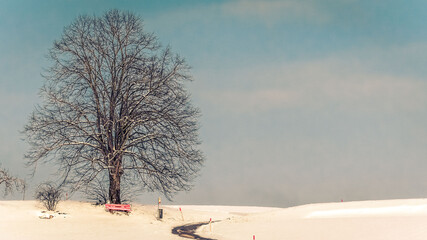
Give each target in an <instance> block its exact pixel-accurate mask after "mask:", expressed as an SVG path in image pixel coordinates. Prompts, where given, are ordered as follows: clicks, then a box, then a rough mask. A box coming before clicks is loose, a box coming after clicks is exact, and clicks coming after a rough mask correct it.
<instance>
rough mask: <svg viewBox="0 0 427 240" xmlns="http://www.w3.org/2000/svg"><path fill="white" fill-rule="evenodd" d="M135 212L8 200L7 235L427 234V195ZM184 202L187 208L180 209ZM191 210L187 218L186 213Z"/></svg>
mask: <svg viewBox="0 0 427 240" xmlns="http://www.w3.org/2000/svg"><path fill="white" fill-rule="evenodd" d="M132 208H133V210H134V211H133V212H132V213H131V214H130V215H129V216H126V215H112V214H110V213H108V212H106V211H105V210H104V207H103V206H93V205H91V204H90V203H83V202H75V201H66V202H62V203H60V205H59V207H58V210H59V212H60V213H66V214H58V213H53V215H54V217H53V218H52V219H41V218H39V217H40V216H42V215H43V214H42V213H41V211H42V210H43V208H42V206H41V205H40V204H39V203H37V202H35V201H0V239H2V240H3V239H4V240H15V239H16V240H32V239H37V240H38V239H40V240H41V239H43V240H49V239H55V240H57V239H63V240H67V239H79V240H94V239H102V240H108V239H115V240H116V239H153V240H154V239H156V240H166V239H183V238H180V237H178V236H174V235H172V234H171V229H172V228H173V227H175V226H179V225H183V224H187V223H193V222H201V221H209V219H210V218H212V220H213V221H216V220H221V221H218V222H214V223H213V224H212V226H211V227H210V226H209V225H204V226H202V227H200V228H199V229H198V231H197V234H199V235H201V236H204V237H209V238H215V239H218V240H222V239H224V240H239V239H242V240H252V239H253V236H254V235H255V237H256V240H261V239H269V240H271V239H292V240H297V239H303V240H308V239H316V240H317V239H328V240H334V239H337V240H338V239H340V240H342V239H346V240H351V239H364V240H366V239H376V240H377V239H387V240H401V239H405V240H408V239H423V240H424V239H427V227H426V226H427V199H411V200H387V201H363V202H344V203H341V202H339V203H325V204H311V205H304V206H299V207H293V208H264V207H242V206H239V207H235V206H164V207H163V208H164V219H163V220H162V221H158V220H157V219H156V210H157V206H152V205H150V206H147V205H145V206H144V205H138V204H134V205H133V206H132ZM179 208H181V210H182V215H181V212H180V211H179ZM182 217H183V218H184V220H183V219H182Z"/></svg>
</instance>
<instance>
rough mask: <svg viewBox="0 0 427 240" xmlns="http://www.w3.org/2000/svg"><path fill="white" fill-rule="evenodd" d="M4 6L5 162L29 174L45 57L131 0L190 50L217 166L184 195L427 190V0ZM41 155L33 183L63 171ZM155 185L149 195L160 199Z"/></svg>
mask: <svg viewBox="0 0 427 240" xmlns="http://www.w3.org/2000/svg"><path fill="white" fill-rule="evenodd" d="M0 4H1V7H0V73H1V74H0V85H1V88H0V109H2V111H0V162H1V163H2V166H3V167H6V168H8V169H10V170H11V171H12V172H14V173H16V174H18V175H20V176H22V177H24V176H26V174H27V173H28V172H29V171H28V169H25V168H24V167H23V165H24V160H23V154H24V152H25V149H26V148H27V145H26V143H25V142H23V141H22V140H21V138H22V137H23V136H22V135H20V133H19V131H21V130H22V128H23V125H24V124H25V122H26V119H27V116H28V115H29V114H30V113H31V111H32V109H33V107H34V105H35V104H36V103H37V102H39V101H40V100H39V99H38V95H37V93H38V89H39V88H40V86H41V85H42V83H43V78H42V77H41V73H43V68H46V67H48V66H49V62H48V61H47V60H46V58H45V55H46V53H47V52H48V49H49V48H50V47H51V46H52V43H53V41H54V40H55V39H59V38H60V36H61V33H62V29H63V27H65V26H67V25H68V24H70V23H71V22H72V21H73V19H74V18H75V17H77V16H78V15H80V14H96V15H100V14H102V13H103V12H105V11H106V10H109V9H112V8H118V9H122V10H130V11H133V12H134V13H136V14H139V15H140V16H142V18H143V19H144V22H145V27H146V30H147V31H150V32H155V34H156V35H157V36H158V37H159V39H160V41H161V42H162V43H163V44H164V45H170V46H171V47H172V49H173V51H174V52H176V53H178V54H180V55H181V56H183V57H185V58H186V60H187V62H188V63H189V64H190V65H191V66H192V68H193V69H192V72H193V75H194V78H195V81H194V82H193V83H191V84H189V85H188V88H189V89H190V91H191V93H192V95H193V102H194V104H195V105H197V106H199V107H200V109H201V111H202V114H203V116H202V118H201V125H202V128H201V130H200V135H201V139H202V141H203V144H202V148H203V150H204V152H205V155H206V157H207V159H206V164H205V167H204V168H203V170H202V171H201V173H200V177H199V178H198V179H197V180H196V182H195V187H194V189H193V190H192V191H191V192H188V193H182V194H179V195H177V196H176V198H175V203H179V204H225V205H227V204H238V205H264V206H281V207H284V206H291V205H297V204H304V203H313V202H330V201H340V200H341V199H344V200H346V201H349V200H367V199H390V198H417V197H426V195H427V175H426V174H425V169H427V161H426V159H427V148H426V146H427V82H426V77H425V76H426V74H427V70H426V69H427V68H426V67H425V66H426V64H427V28H425V27H424V25H425V22H427V15H426V14H425V12H426V10H427V3H426V2H425V1H397V0H396V1H375V0H370V1H358V0H341V1H338V0H326V1H315V0H311V1H310V0H299V1H297V0H277V1H273V0H266V1H254V0H230V1H207V0H206V1H186V0H185V1H90V0H86V1H71V0H70V1H53V0H52V1H43V0H42V1H11V0H2V1H1V3H0ZM51 168H52V167H51V166H45V167H44V168H43V167H40V171H39V172H38V174H36V176H35V178H34V179H33V180H32V183H34V185H35V184H36V183H37V182H39V181H42V180H45V179H51V178H54V176H50V175H49V174H48V172H49V171H50V169H51ZM155 196H157V194H143V196H142V197H141V199H140V201H142V202H147V203H148V202H150V201H155V200H152V199H155Z"/></svg>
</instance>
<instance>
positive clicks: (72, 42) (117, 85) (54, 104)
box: [24, 10, 204, 203]
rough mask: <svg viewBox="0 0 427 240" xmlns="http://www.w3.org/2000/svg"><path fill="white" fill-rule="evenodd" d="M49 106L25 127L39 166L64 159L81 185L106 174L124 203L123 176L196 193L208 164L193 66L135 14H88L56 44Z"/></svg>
mask: <svg viewBox="0 0 427 240" xmlns="http://www.w3.org/2000/svg"><path fill="white" fill-rule="evenodd" d="M49 59H50V60H51V61H52V63H53V64H52V66H51V67H50V68H48V70H47V73H46V74H45V79H46V81H45V84H44V86H43V87H42V89H41V96H42V98H43V100H44V102H43V104H42V105H40V106H37V107H36V109H35V110H34V112H33V114H32V116H31V118H30V120H29V122H28V124H27V125H26V126H25V129H24V132H25V134H26V138H27V140H28V142H29V143H30V145H31V149H30V151H29V152H28V154H27V155H26V157H27V158H28V160H29V161H28V163H29V165H32V166H34V167H35V166H36V165H37V163H38V162H40V161H54V162H55V163H57V164H58V165H59V168H58V169H59V171H60V173H62V175H61V176H62V177H63V184H68V185H69V186H72V190H76V189H79V188H81V187H82V186H83V185H86V184H88V183H90V182H92V181H93V180H94V179H96V178H97V176H99V175H100V174H103V173H107V174H108V177H109V180H108V181H109V199H110V201H111V202H112V203H120V202H121V199H120V184H121V180H122V178H126V179H128V181H130V182H132V183H133V184H135V185H137V186H140V187H141V188H144V189H147V190H150V191H156V190H159V191H161V192H163V193H164V194H165V195H166V196H167V197H168V198H170V197H171V196H172V195H173V194H174V193H176V192H177V191H181V190H188V189H189V188H190V187H191V181H192V180H193V179H194V177H195V176H196V174H197V172H198V171H199V169H200V167H201V165H202V163H203V159H204V158H203V155H202V153H201V151H200V150H199V149H198V146H199V144H200V143H199V140H198V124H197V119H198V117H199V112H198V109H197V108H195V107H193V106H192V105H191V103H190V97H189V93H188V92H187V91H186V89H185V86H184V84H185V83H186V82H188V81H189V80H191V79H192V77H191V76H190V74H189V66H188V65H187V64H186V63H185V61H184V60H183V59H182V58H180V57H179V56H177V55H174V54H172V53H171V51H170V49H169V48H162V47H161V46H160V44H159V43H158V41H157V39H156V37H155V36H154V35H153V34H151V33H147V32H145V31H144V29H143V25H142V20H141V19H140V18H139V17H137V16H135V15H134V14H132V13H128V12H120V11H118V10H111V11H109V12H107V13H105V14H104V15H103V16H102V17H96V16H80V17H78V18H77V19H76V20H75V21H74V22H73V23H72V24H71V25H70V26H68V27H66V28H65V29H64V32H63V35H62V38H61V39H60V40H59V41H56V42H55V43H54V45H53V48H52V49H51V51H50V54H49Z"/></svg>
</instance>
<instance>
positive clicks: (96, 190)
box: [82, 174, 137, 205]
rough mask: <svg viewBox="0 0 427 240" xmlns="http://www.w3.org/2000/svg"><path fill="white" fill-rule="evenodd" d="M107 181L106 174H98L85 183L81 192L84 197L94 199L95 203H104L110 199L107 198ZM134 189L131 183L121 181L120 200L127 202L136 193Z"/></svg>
mask: <svg viewBox="0 0 427 240" xmlns="http://www.w3.org/2000/svg"><path fill="white" fill-rule="evenodd" d="M109 190H110V189H109V182H108V175H107V174H104V175H102V176H101V177H100V176H98V177H97V178H95V179H94V180H92V182H90V183H89V184H87V185H86V186H85V187H84V188H83V190H82V192H83V193H84V194H85V195H86V198H87V199H89V200H92V201H95V204H96V205H104V204H106V203H108V202H109V201H110V198H109ZM135 190H136V189H132V188H131V184H130V183H128V182H127V181H123V182H122V184H121V189H120V198H121V201H122V202H129V201H131V200H132V198H133V197H135V196H136V195H137V192H136V191H135Z"/></svg>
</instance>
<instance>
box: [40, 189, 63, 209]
mask: <svg viewBox="0 0 427 240" xmlns="http://www.w3.org/2000/svg"><path fill="white" fill-rule="evenodd" d="M61 196H62V190H61V189H60V188H58V187H56V186H55V185H54V184H53V183H42V184H40V185H39V186H38V187H37V190H36V196H35V198H36V199H37V200H39V201H40V202H41V203H43V205H44V206H45V207H46V209H47V210H48V211H55V209H56V206H57V205H58V203H59V201H60V200H61Z"/></svg>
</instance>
